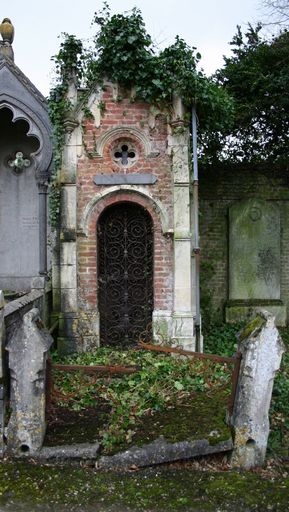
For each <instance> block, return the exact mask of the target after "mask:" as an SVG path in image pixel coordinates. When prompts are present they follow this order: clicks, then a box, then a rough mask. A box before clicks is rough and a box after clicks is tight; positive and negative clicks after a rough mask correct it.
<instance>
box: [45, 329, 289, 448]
mask: <svg viewBox="0 0 289 512" xmlns="http://www.w3.org/2000/svg"><path fill="white" fill-rule="evenodd" d="M239 328H240V326H229V325H218V326H217V325H212V326H210V327H209V328H208V329H207V331H206V332H205V351H206V352H208V353H214V354H218V355H224V356H232V355H233V354H234V353H235V352H236V348H237V344H236V333H237V331H238V329H239ZM281 334H282V337H283V339H284V341H285V343H286V345H287V346H288V341H289V332H288V330H287V329H282V330H281ZM53 359H54V361H55V362H61V363H70V364H81V365H123V366H134V367H136V368H137V369H138V371H137V372H136V373H134V374H130V375H122V376H120V377H99V376H97V375H96V376H90V375H89V376H88V375H84V374H83V373H82V372H81V371H78V372H75V373H72V374H69V373H65V372H59V371H57V370H56V371H54V372H53V380H54V392H53V400H52V405H51V410H50V420H49V428H48V434H47V438H46V444H47V445H55V444H67V443H69V442H70V443H73V442H81V441H84V440H85V441H94V440H95V439H98V440H100V442H101V444H102V447H103V451H104V452H105V453H112V452H115V451H119V450H121V449H124V448H126V447H128V446H130V445H131V444H138V445H141V444H144V443H146V442H151V441H153V440H154V439H157V438H158V437H159V436H161V435H162V436H164V437H165V438H166V440H167V441H169V442H176V441H184V440H195V439H203V438H208V439H209V441H210V443H211V444H214V443H217V442H220V441H223V440H225V439H228V438H230V431H229V429H228V427H227V425H226V423H225V416H226V410H227V407H228V400H229V397H230V393H231V373H232V369H233V365H231V364H229V363H222V364H221V363H216V362H214V361H204V360H197V359H194V358H190V357H186V358H175V357H172V356H171V355H169V354H159V353H156V352H151V351H147V350H142V349H137V348H133V349H129V350H116V349H109V348H100V349H98V350H97V351H96V352H95V353H85V354H77V355H75V356H70V357H65V358H60V357H58V355H57V354H54V355H53ZM288 363H289V354H288V352H287V353H285V354H284V355H283V360H282V365H281V369H280V371H279V372H278V373H277V376H276V378H275V383H274V389H273V397H272V403H271V410H270V422H271V432H270V437H269V447H268V453H269V455H270V456H275V457H288V455H289V453H288V445H289V403H288V396H289V370H288V367H289V365H288ZM83 425H85V426H86V427H85V429H84V428H83ZM212 432H214V435H212Z"/></svg>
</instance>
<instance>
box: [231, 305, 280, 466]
mask: <svg viewBox="0 0 289 512" xmlns="http://www.w3.org/2000/svg"><path fill="white" fill-rule="evenodd" d="M284 350H285V346H284V344H283V342H282V340H281V338H280V336H279V333H278V330H277V328H276V326H275V317H274V316H273V315H271V314H270V313H268V312H267V311H265V310H260V312H259V314H258V316H257V317H256V318H255V319H254V320H252V322H250V323H249V324H248V325H247V326H246V327H245V328H244V329H243V331H241V333H240V335H239V346H238V351H240V352H241V353H242V361H241V367H240V374H239V380H238V386H237V392H236V397H235V403H234V409H233V414H232V417H231V418H230V422H231V425H232V428H233V437H234V450H233V454H232V459H231V463H232V465H233V466H234V467H240V468H245V469H250V468H253V467H257V466H262V465H263V463H264V460H265V455H266V448H267V441H268V435H269V417H268V415H269V408H270V402H271V396H272V388H273V383H274V377H275V374H276V372H277V370H278V369H279V367H280V363H281V358H282V354H283V352H284Z"/></svg>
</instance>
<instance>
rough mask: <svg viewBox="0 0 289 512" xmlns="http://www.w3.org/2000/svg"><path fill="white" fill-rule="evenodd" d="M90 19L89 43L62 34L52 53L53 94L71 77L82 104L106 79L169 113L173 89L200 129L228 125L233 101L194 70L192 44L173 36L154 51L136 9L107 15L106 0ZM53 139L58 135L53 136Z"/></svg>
mask: <svg viewBox="0 0 289 512" xmlns="http://www.w3.org/2000/svg"><path fill="white" fill-rule="evenodd" d="M93 24H94V25H96V27H97V31H96V35H95V37H94V39H93V45H92V47H91V48H89V49H85V48H84V47H83V45H82V43H81V41H80V40H79V39H77V38H76V37H75V36H73V35H69V34H66V33H64V34H63V38H64V41H63V42H62V43H61V46H60V51H59V53H58V54H57V55H55V56H54V57H53V61H54V62H55V66H56V74H57V78H58V85H57V87H56V90H57V94H59V92H60V93H62V98H63V97H64V96H65V92H66V90H67V85H68V83H69V81H70V80H73V81H74V82H75V84H76V85H77V86H80V85H81V86H82V87H83V88H85V90H86V93H84V95H82V98H81V102H82V105H84V108H85V100H86V99H88V97H89V93H90V91H91V90H93V88H95V86H96V84H98V85H100V86H101V85H103V83H104V82H105V81H106V80H109V81H111V82H114V83H118V84H119V85H120V87H121V88H123V89H124V90H128V89H132V88H133V90H134V91H135V98H134V99H135V100H141V101H146V102H148V103H150V104H154V105H156V106H158V107H160V108H162V109H167V110H168V112H170V111H171V105H172V100H173V96H174V94H178V95H179V96H181V97H182V99H183V101H184V103H185V105H186V106H187V107H191V106H192V104H196V105H197V110H198V115H199V119H200V126H201V129H202V130H203V131H207V130H212V129H214V130H219V129H221V128H222V129H223V128H225V127H228V125H229V124H230V119H231V117H232V114H233V104H232V101H231V99H230V97H229V95H228V94H227V93H226V91H224V90H223V89H222V88H221V87H219V86H218V85H217V83H216V81H214V80H213V79H209V78H207V77H206V76H205V75H204V73H203V72H202V71H200V70H199V71H198V70H197V65H198V63H199V61H200V58H201V55H200V54H199V53H198V52H196V48H194V47H190V46H188V45H187V43H186V42H185V41H184V40H183V39H181V38H180V37H179V36H176V39H175V42H174V44H172V45H171V46H169V47H168V48H165V49H164V50H162V51H160V52H157V51H156V48H155V47H154V45H153V42H152V38H151V36H150V35H149V34H148V33H147V32H146V29H145V24H144V21H143V18H142V15H141V11H140V10H139V9H137V8H134V9H132V11H131V12H129V13H125V14H115V15H111V13H110V8H109V6H108V4H107V3H104V7H103V9H102V10H101V11H100V12H99V13H98V12H96V13H95V15H94V19H93ZM51 101H52V102H54V101H55V100H54V99H52V100H51ZM56 101H57V100H56ZM61 101H62V99H61V94H60V103H61ZM55 109H56V110H57V114H56V115H54V112H52V122H53V124H54V125H55V123H56V124H59V123H61V119H59V117H60V118H61V115H62V114H63V113H62V112H61V108H60V109H59V110H58V107H55V105H54V106H53V110H55ZM58 114H60V116H59V115H58ZM62 122H63V118H62ZM56 131H57V128H56ZM57 140H59V141H60V140H61V138H60V137H59V138H58V135H57Z"/></svg>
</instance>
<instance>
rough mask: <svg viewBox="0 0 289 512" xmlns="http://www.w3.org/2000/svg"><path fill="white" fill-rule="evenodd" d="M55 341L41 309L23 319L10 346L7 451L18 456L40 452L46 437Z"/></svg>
mask: <svg viewBox="0 0 289 512" xmlns="http://www.w3.org/2000/svg"><path fill="white" fill-rule="evenodd" d="M52 343H53V338H52V337H51V335H50V334H49V332H48V331H47V330H46V329H45V328H44V326H43V324H42V321H41V319H40V316H39V311H38V309H37V308H34V309H31V310H30V311H28V313H26V314H25V315H24V316H23V319H22V322H21V324H20V325H19V327H18V329H16V330H15V332H14V335H13V336H12V338H11V339H10V341H9V342H8V345H7V347H6V350H8V352H9V369H10V380H11V384H10V386H11V397H10V403H11V408H12V412H11V416H10V419H9V423H8V426H7V448H8V450H9V452H11V453H12V454H14V455H16V456H21V455H24V456H28V455H32V454H33V453H35V452H37V451H38V450H40V448H41V447H42V443H43V439H44V435H45V429H46V424H45V403H46V402H45V395H46V392H45V386H46V360H47V354H48V350H49V348H50V346H51V344H52Z"/></svg>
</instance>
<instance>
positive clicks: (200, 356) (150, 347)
mask: <svg viewBox="0 0 289 512" xmlns="http://www.w3.org/2000/svg"><path fill="white" fill-rule="evenodd" d="M138 345H139V346H140V347H141V348H143V349H145V350H154V351H156V352H165V353H172V354H180V355H182V356H189V357H194V358H195V359H210V360H211V361H216V362H219V363H235V362H236V359H235V357H225V356H224V357H223V356H216V355H214V354H203V353H201V352H192V351H191V350H183V349H181V348H175V347H167V346H161V345H152V344H149V343H144V342H143V341H140V342H139V343H138Z"/></svg>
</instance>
